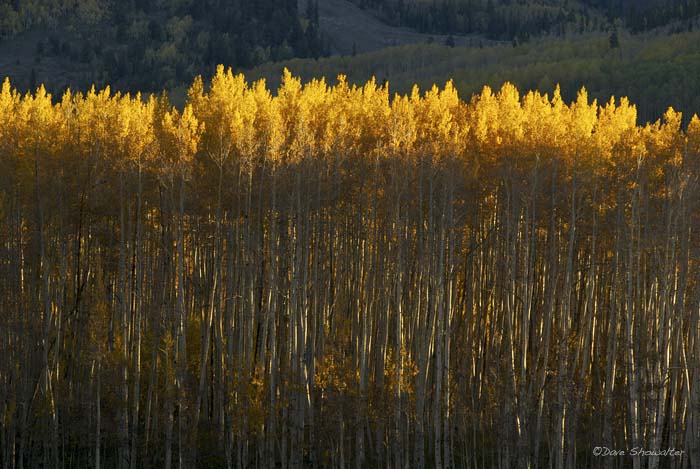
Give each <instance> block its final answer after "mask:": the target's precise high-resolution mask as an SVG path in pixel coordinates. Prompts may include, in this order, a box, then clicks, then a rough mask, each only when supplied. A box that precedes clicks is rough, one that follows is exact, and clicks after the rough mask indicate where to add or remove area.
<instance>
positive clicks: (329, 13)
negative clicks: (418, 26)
mask: <svg viewBox="0 0 700 469" xmlns="http://www.w3.org/2000/svg"><path fill="white" fill-rule="evenodd" d="M299 5H300V7H299V9H300V11H306V10H307V9H309V8H312V9H313V8H316V7H317V8H318V16H319V25H320V30H321V32H322V33H323V35H324V37H326V38H327V39H328V41H329V45H330V47H331V52H333V53H336V54H341V55H350V54H353V53H364V52H373V51H377V50H380V49H383V48H386V47H394V46H399V45H406V44H415V43H427V42H435V43H439V44H445V43H448V42H451V43H453V44H455V45H458V46H477V45H479V44H482V45H483V44H484V43H487V44H488V43H492V42H493V41H488V40H486V39H485V37H483V35H476V34H471V35H454V36H450V35H448V34H428V33H421V32H419V31H417V30H415V29H412V28H409V27H397V26H391V25H389V24H387V23H385V22H382V21H380V19H379V18H377V17H376V16H375V15H374V14H373V13H372V12H371V11H367V10H362V9H360V8H359V7H358V6H356V5H355V4H353V3H352V2H350V1H348V0H321V1H319V2H317V3H314V2H313V0H300V2H299ZM302 9H303V10H302Z"/></svg>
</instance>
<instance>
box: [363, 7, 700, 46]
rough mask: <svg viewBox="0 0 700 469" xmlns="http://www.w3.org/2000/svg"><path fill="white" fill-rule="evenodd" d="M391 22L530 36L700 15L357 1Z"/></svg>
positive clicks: (675, 10)
mask: <svg viewBox="0 0 700 469" xmlns="http://www.w3.org/2000/svg"><path fill="white" fill-rule="evenodd" d="M352 1H353V2H354V3H355V4H356V5H358V6H360V7H362V8H364V9H366V10H367V11H371V12H374V14H375V15H376V16H377V17H379V18H381V19H382V20H383V21H384V22H386V23H387V24H392V25H395V26H410V27H413V28H416V29H418V30H419V31H421V32H428V33H443V34H446V33H449V34H460V33H461V34H472V33H476V34H485V35H487V36H488V37H489V38H491V39H508V40H510V39H516V40H520V41H522V40H527V39H529V38H531V37H534V36H540V35H542V34H556V35H559V36H561V35H564V34H567V33H571V32H574V31H577V32H586V31H598V30H601V29H607V28H611V27H618V26H622V25H624V26H625V27H627V28H628V29H629V30H631V31H635V32H643V31H648V30H651V29H654V28H658V27H661V26H665V25H668V24H669V23H674V22H675V23H686V24H687V22H688V21H690V20H692V19H693V18H695V17H696V16H697V15H698V13H700V2H699V1H698V0H567V1H562V0H528V1H514V0H352Z"/></svg>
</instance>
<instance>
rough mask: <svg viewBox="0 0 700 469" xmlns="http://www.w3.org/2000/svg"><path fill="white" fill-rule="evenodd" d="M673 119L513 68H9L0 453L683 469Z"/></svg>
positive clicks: (683, 278)
mask: <svg viewBox="0 0 700 469" xmlns="http://www.w3.org/2000/svg"><path fill="white" fill-rule="evenodd" d="M680 126H681V118H680V115H678V114H676V113H674V112H673V111H669V112H668V113H667V114H666V116H665V121H664V122H663V123H661V122H659V123H655V124H650V125H646V126H639V125H637V124H636V113H635V110H634V108H633V107H632V106H630V105H629V104H628V103H627V102H626V101H625V100H622V102H621V103H620V104H619V105H616V104H615V101H614V100H611V102H610V103H608V104H607V105H605V106H598V104H597V103H595V102H594V103H589V102H588V99H587V97H586V94H585V91H582V92H581V93H580V95H579V98H578V100H577V101H576V102H574V103H571V104H565V103H563V102H562V101H561V98H560V97H559V95H558V94H557V93H555V95H554V96H553V97H552V98H548V97H547V96H541V95H539V94H538V93H529V94H527V95H525V96H522V97H521V96H519V94H518V92H517V91H516V90H515V89H514V88H513V87H512V86H509V85H505V86H504V87H503V89H501V90H500V91H499V92H498V93H496V94H494V93H492V92H491V90H489V89H485V90H484V91H483V93H481V94H480V95H477V96H475V97H474V98H473V99H472V100H471V101H470V102H469V103H465V102H463V101H461V100H460V99H459V98H458V97H457V95H456V93H455V92H454V89H453V88H452V86H451V84H448V85H447V86H446V87H445V88H444V89H442V90H438V89H436V88H434V89H433V90H430V91H428V92H427V93H425V94H424V95H420V94H419V93H418V91H417V90H416V91H414V93H413V94H412V95H411V96H404V97H400V96H397V97H395V98H393V99H390V98H389V96H388V89H387V87H386V86H385V87H378V86H376V85H375V84H374V82H370V83H368V84H367V85H366V86H364V87H362V88H355V87H349V86H348V85H347V84H346V83H345V81H344V80H343V78H342V77H340V80H339V84H338V85H335V86H333V87H329V86H327V85H326V84H325V83H324V82H323V81H313V82H311V83H308V84H306V85H302V84H301V83H300V82H299V81H298V80H296V79H294V78H292V77H291V76H290V75H289V74H287V75H286V76H285V77H284V80H283V85H282V86H281V88H280V89H279V90H278V92H277V94H276V95H275V96H274V97H273V96H272V95H271V94H270V93H269V91H268V90H267V89H265V86H264V84H263V83H256V84H254V85H251V86H249V85H248V84H247V83H246V82H245V80H244V79H243V77H242V76H233V75H232V74H231V73H230V71H225V70H223V69H222V68H220V69H219V71H218V72H217V75H216V76H215V77H214V79H213V80H212V83H211V86H208V87H206V90H205V87H204V85H203V84H202V82H201V81H200V80H197V81H195V83H194V85H193V86H192V88H191V90H190V93H189V99H188V104H187V105H186V107H185V108H184V109H183V110H182V111H178V110H176V109H174V108H171V107H170V106H169V105H168V104H167V99H166V98H165V97H162V98H159V99H155V98H151V99H150V100H142V99H141V97H140V96H137V97H134V98H132V97H129V96H120V95H116V96H113V95H110V92H109V90H104V91H101V92H98V93H96V92H94V91H91V92H90V93H87V94H86V95H80V94H78V95H70V94H67V95H65V96H64V97H63V99H62V100H61V102H60V103H57V104H53V103H52V101H51V97H50V96H47V95H45V94H44V93H43V91H42V90H41V89H40V90H39V91H37V93H35V94H34V95H27V96H19V95H18V94H17V93H16V92H14V91H13V90H12V89H11V88H10V86H9V83H5V86H4V87H3V89H2V92H1V93H0V167H1V168H2V170H1V171H0V306H1V307H0V310H1V313H0V458H1V461H2V465H3V467H8V468H14V467H17V468H22V467H36V466H43V467H98V468H99V467H104V466H107V467H115V466H117V467H120V468H134V467H167V468H170V467H233V466H236V467H251V466H254V467H302V466H303V467H325V466H332V467H345V466H355V467H358V468H359V467H370V466H372V467H374V466H376V467H397V468H398V467H425V466H428V467H543V466H549V467H557V468H565V467H566V468H574V467H603V466H606V467H622V466H625V467H629V466H633V467H635V468H639V467H653V468H656V467H659V465H661V466H662V467H691V464H692V467H695V466H696V465H698V464H700V444H699V442H700V374H699V373H700V328H699V327H698V317H699V313H700V286H699V285H698V280H699V279H700V267H699V266H700V264H699V262H700V243H698V242H697V241H698V239H700V238H699V236H698V230H699V229H700V224H699V223H698V222H699V220H698V205H699V204H698V203H699V202H700V191H699V190H698V189H699V186H698V177H699V176H700V121H698V120H697V119H693V120H692V121H691V124H690V126H689V128H688V129H687V130H682V129H681V127H680ZM594 446H607V447H609V448H620V449H624V448H628V449H632V448H634V447H644V448H645V449H665V448H667V447H675V448H676V449H678V450H683V451H684V453H683V455H682V457H675V458H654V457H637V458H634V457H627V458H596V457H594V456H593V452H592V450H593V447H594Z"/></svg>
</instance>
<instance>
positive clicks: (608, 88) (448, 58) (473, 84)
mask: <svg viewBox="0 0 700 469" xmlns="http://www.w3.org/2000/svg"><path fill="white" fill-rule="evenodd" d="M611 39H613V37H612V35H611V34H608V33H588V34H584V35H579V36H574V37H571V38H568V39H552V38H542V39H538V40H534V41H532V42H529V43H526V44H522V45H519V46H517V47H513V46H512V45H497V46H492V47H483V48H478V47H477V48H467V47H454V48H453V47H446V46H444V45H441V44H421V45H406V46H401V47H395V48H390V49H385V50H382V51H377V52H373V53H369V54H364V55H361V56H360V55H358V56H356V57H350V56H346V57H329V58H324V59H320V60H301V59H294V60H289V61H284V62H280V63H277V64H265V65H262V66H260V67H257V68H255V69H254V70H252V71H251V72H250V73H248V77H249V78H267V79H268V80H269V81H270V84H271V86H276V85H277V83H278V80H279V77H280V76H281V74H282V70H283V68H284V67H287V68H289V69H290V70H291V71H292V72H293V73H295V74H298V75H300V76H301V77H303V78H305V79H308V78H311V77H317V76H327V77H334V76H336V75H337V74H346V75H347V76H348V80H349V81H350V82H351V83H363V82H364V81H365V80H367V79H368V78H370V77H371V76H373V75H374V76H376V77H377V79H378V81H379V82H382V81H384V80H388V81H389V83H390V86H391V89H390V91H391V92H392V93H394V92H398V93H407V92H410V88H411V86H412V85H413V83H414V82H415V83H418V84H419V86H420V87H421V88H423V89H425V88H427V87H430V86H432V84H434V83H437V84H444V83H445V82H446V81H447V80H449V79H453V80H454V84H455V86H456V88H457V89H458V90H459V92H460V94H461V96H462V97H464V98H465V99H468V98H469V96H470V95H471V94H473V93H476V92H478V91H480V90H481V88H482V87H483V86H484V85H490V86H491V87H493V88H500V86H501V85H502V84H503V83H504V82H506V81H510V82H512V83H514V84H516V85H517V86H518V88H520V89H521V90H528V89H539V90H541V91H543V92H546V91H549V92H551V91H553V89H554V87H555V85H556V84H557V83H560V84H561V87H562V94H563V95H564V96H565V98H566V99H574V98H575V97H576V92H577V91H578V90H579V89H580V88H581V86H585V87H586V88H588V90H589V93H590V95H591V96H592V97H597V98H600V99H607V98H608V97H609V96H610V95H615V96H618V97H619V96H629V97H630V99H631V100H632V102H634V103H637V104H638V106H639V110H640V113H639V116H640V119H642V120H644V121H646V120H652V121H653V120H656V119H657V118H659V117H660V116H661V115H662V114H663V112H664V111H665V110H666V108H667V107H668V106H669V105H671V106H673V107H675V108H676V109H679V110H682V111H684V112H685V114H686V116H687V117H689V116H690V115H692V113H695V112H698V113H700V47H699V46H698V44H700V33H699V32H691V33H682V34H674V35H661V34H645V35H630V34H626V33H625V34H620V35H619V37H617V39H615V40H616V41H617V44H611ZM612 42H614V41H612ZM614 46H617V47H614Z"/></svg>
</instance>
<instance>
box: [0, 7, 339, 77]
mask: <svg viewBox="0 0 700 469" xmlns="http://www.w3.org/2000/svg"><path fill="white" fill-rule="evenodd" d="M324 52H325V49H324V45H323V39H322V38H321V35H320V32H319V29H318V24H317V22H316V21H314V18H304V17H303V16H301V15H300V13H299V11H298V8H297V2H296V0H256V1H254V2H253V1H241V2H238V1H236V2H231V1H227V0H196V1H195V0H51V1H43V2H31V1H20V0H0V72H2V74H3V75H10V77H11V78H12V79H13V82H15V83H16V84H17V85H18V86H19V87H20V88H24V89H26V88H31V87H33V85H34V84H35V83H38V82H47V83H48V85H49V87H50V88H54V90H57V89H60V88H62V87H65V86H72V87H74V88H81V87H85V86H89V85H90V84H91V83H96V84H97V85H98V86H100V85H104V84H107V83H109V84H111V85H112V86H114V87H115V88H118V89H123V90H142V91H152V90H160V89H162V88H173V87H177V86H178V85H181V84H182V83H188V82H190V81H191V80H192V78H193V77H194V76H195V75H197V74H210V73H211V72H212V71H213V70H214V67H215V66H216V64H218V63H225V64H228V65H231V66H234V67H252V66H255V65H258V64H261V63H263V62H266V61H270V60H282V59H287V58H291V57H318V56H320V55H322V54H323V53H324Z"/></svg>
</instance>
